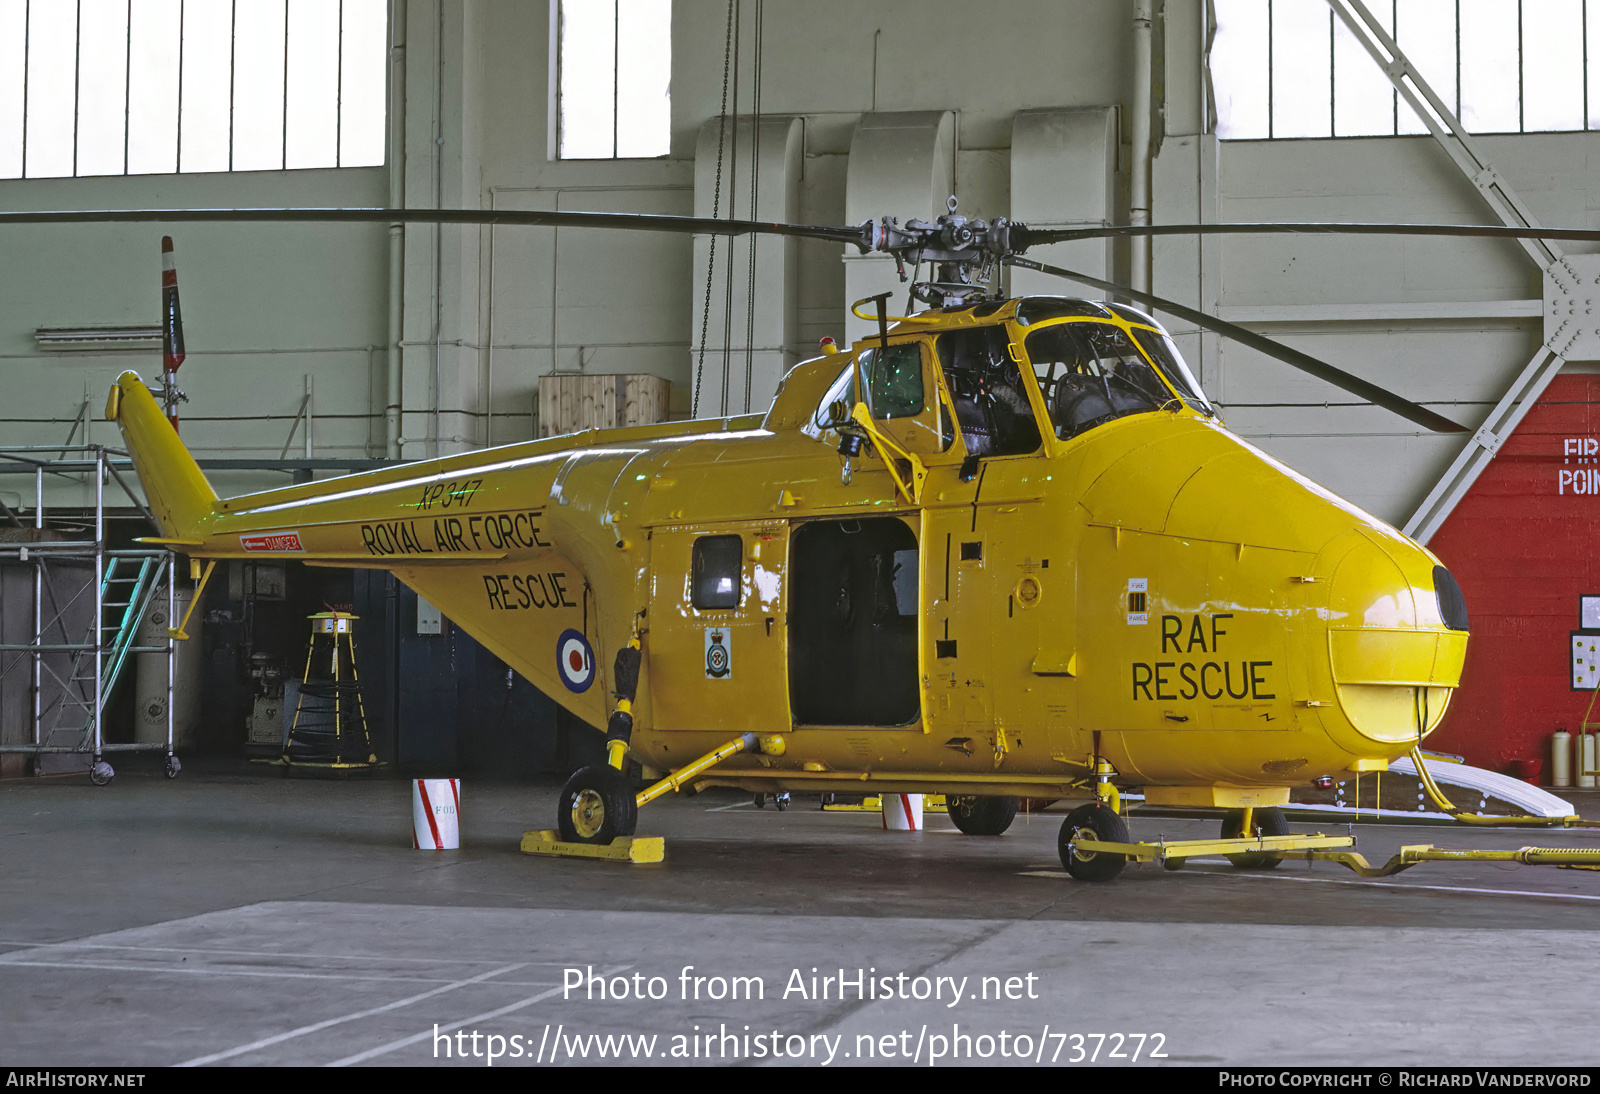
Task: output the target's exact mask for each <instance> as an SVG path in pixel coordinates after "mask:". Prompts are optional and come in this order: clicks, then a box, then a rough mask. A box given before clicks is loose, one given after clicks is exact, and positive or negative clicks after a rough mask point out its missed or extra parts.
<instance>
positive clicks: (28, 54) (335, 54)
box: [0, 0, 388, 179]
mask: <svg viewBox="0 0 1600 1094" xmlns="http://www.w3.org/2000/svg"><path fill="white" fill-rule="evenodd" d="M387 32H388V8H387V4H386V2H385V0H338V2H331V0H254V2H252V3H248V4H239V3H235V4H228V3H220V2H205V3H196V2H192V0H191V2H188V3H185V2H184V0H77V2H76V3H65V2H63V0H0V178H13V179H14V178H63V177H72V176H80V175H148V174H170V173H173V172H183V173H188V172H200V171H277V170H282V169H285V168H312V167H373V166H381V165H382V163H383V160H384V112H385V95H386V76H387V60H386V55H387V49H388V46H387V41H386V35H387Z"/></svg>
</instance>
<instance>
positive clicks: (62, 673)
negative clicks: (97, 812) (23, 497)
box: [0, 444, 182, 786]
mask: <svg viewBox="0 0 1600 1094" xmlns="http://www.w3.org/2000/svg"><path fill="white" fill-rule="evenodd" d="M113 458H116V459H120V460H127V459H128V454H127V453H126V452H123V451H121V450H119V449H115V448H108V447H106V446H104V445H93V444H80V445H27V446H16V447H0V475H10V474H31V475H32V476H33V493H34V508H33V521H32V524H31V526H30V525H28V524H25V523H24V522H23V520H22V519H21V517H19V515H18V514H17V512H16V511H15V510H13V509H12V508H11V507H10V506H8V505H6V504H5V502H4V500H3V499H0V521H3V523H0V562H5V561H16V562H20V563H24V564H27V565H28V566H29V567H31V570H32V572H31V574H29V575H28V576H29V578H30V579H31V580H30V581H29V585H30V586H31V632H32V633H31V640H30V641H26V642H21V641H0V685H4V684H5V683H7V682H8V679H9V678H10V677H11V675H12V674H13V673H14V672H15V671H16V670H17V669H18V667H19V666H22V665H27V666H29V668H30V671H31V679H30V682H29V696H30V699H31V703H30V708H31V710H30V715H29V717H28V718H27V721H28V723H29V726H30V730H29V734H28V736H29V740H28V741H27V742H26V743H15V742H14V743H9V744H7V743H3V741H0V753H23V754H26V755H29V756H32V757H34V758H35V759H36V761H37V759H38V758H40V757H43V756H45V755H50V754H78V755H83V756H87V757H89V758H90V768H89V777H90V779H92V780H93V781H94V782H95V783H96V784H97V785H100V786H104V785H105V784H106V783H109V782H110V781H111V779H112V778H113V777H114V776H115V775H116V770H115V769H114V768H113V767H112V766H111V764H110V763H108V762H107V761H106V758H105V757H106V755H107V754H108V753H112V752H164V753H165V755H166V765H165V770H166V775H167V777H168V778H169V779H170V778H174V777H176V776H177V774H178V772H179V771H180V770H182V764H181V763H179V761H178V757H177V756H176V755H175V754H174V752H173V740H172V738H173V701H172V700H173V691H174V688H175V685H176V683H177V681H176V678H175V676H176V670H177V642H176V639H175V637H174V636H173V634H172V633H171V632H170V630H169V632H168V633H167V635H166V639H165V642H164V643H162V644H157V645H150V644H146V645H139V644H138V643H139V641H140V639H139V632H140V628H141V624H142V623H143V622H144V620H145V617H146V615H147V614H148V613H149V612H150V609H151V607H152V606H153V605H154V604H155V603H156V602H157V600H158V598H160V597H162V596H164V597H165V598H166V619H167V620H168V621H169V622H172V623H176V611H177V576H178V571H177V556H176V555H175V554H174V553H173V552H171V551H168V550H153V549H140V550H124V549H117V550H113V549H111V548H109V547H108V546H107V537H106V513H105V503H106V485H107V483H108V482H114V483H115V484H116V485H117V486H118V487H120V488H121V490H122V492H123V493H124V494H125V495H126V496H127V498H128V500H129V502H131V503H132V505H133V506H134V507H135V508H137V509H138V510H139V511H140V512H141V513H143V514H144V516H145V518H146V519H148V520H149V521H150V523H151V526H152V527H157V525H156V522H155V518H154V517H153V516H151V514H150V511H149V510H148V509H147V508H146V507H145V506H144V504H143V503H142V502H140V500H139V498H138V496H137V495H136V494H135V493H134V492H133V489H132V488H131V487H130V486H129V484H128V482H127V480H126V479H124V478H123V476H122V474H121V473H119V472H118V471H117V469H116V467H114V466H113V464H112V460H113ZM47 477H49V478H52V479H54V478H57V477H61V478H65V479H67V480H68V481H69V482H83V483H84V485H86V486H92V488H93V493H94V508H93V538H92V539H84V538H82V536H81V533H79V534H78V535H77V537H76V538H72V537H69V538H60V539H58V538H53V537H52V533H51V530H50V529H47V528H46V525H45V515H46V509H45V482H46V478H47ZM84 477H86V478H87V481H86V482H85V481H84ZM73 519H74V520H75V521H84V520H86V519H87V517H86V515H83V514H82V513H81V510H79V511H75V512H74V513H73ZM156 534H159V530H158V531H157V533H156ZM74 567H77V568H81V569H86V570H88V571H89V573H88V574H87V575H86V576H87V580H83V581H82V582H81V585H80V586H79V587H77V588H76V589H74V588H73V587H72V585H73V580H75V579H67V574H66V572H67V571H69V570H70V569H72V568H74ZM3 588H4V590H5V592H7V593H8V594H11V595H10V596H9V597H8V598H7V603H6V604H5V605H4V611H5V613H6V614H7V615H8V616H9V614H10V612H12V611H13V610H14V609H13V608H12V602H14V601H15V599H16V596H15V592H16V591H17V590H16V589H15V583H11V582H8V583H7V584H6V585H5V586H4V587H3ZM17 629H18V628H16V627H15V626H12V625H7V626H6V627H5V630H6V631H7V632H9V633H8V634H7V635H6V637H10V636H11V635H14V634H15V633H16V630H17ZM146 641H147V642H148V637H147V638H146ZM152 653H154V654H164V655H165V658H166V670H167V673H166V675H167V680H166V722H167V727H166V728H167V732H166V740H165V741H164V742H161V741H154V742H136V743H115V744H113V743H110V742H108V741H106V739H105V728H106V727H105V717H106V707H107V704H108V702H109V701H110V699H111V696H112V693H113V690H114V689H115V687H116V685H117V682H118V680H120V679H121V678H122V676H123V674H124V671H125V670H127V669H128V668H129V667H130V665H131V663H132V655H134V654H152ZM0 717H4V715H3V714H0Z"/></svg>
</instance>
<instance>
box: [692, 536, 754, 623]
mask: <svg viewBox="0 0 1600 1094" xmlns="http://www.w3.org/2000/svg"><path fill="white" fill-rule="evenodd" d="M690 570H691V571H692V573H691V579H690V580H691V592H690V597H689V599H690V603H692V604H693V605H694V606H695V607H696V608H737V607H738V606H739V593H740V584H741V577H742V575H743V571H744V540H743V539H742V538H740V537H739V536H702V537H701V538H699V539H697V540H695V541H694V552H693V555H692V557H691V560H690Z"/></svg>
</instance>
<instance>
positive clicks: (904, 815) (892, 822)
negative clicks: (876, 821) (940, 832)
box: [883, 794, 922, 832]
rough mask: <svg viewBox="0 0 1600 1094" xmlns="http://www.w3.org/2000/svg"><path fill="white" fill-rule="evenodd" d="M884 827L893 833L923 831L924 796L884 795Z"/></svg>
mask: <svg viewBox="0 0 1600 1094" xmlns="http://www.w3.org/2000/svg"><path fill="white" fill-rule="evenodd" d="M883 826H884V827H885V828H887V829H888V830H889V831H891V832H920V831H922V795H921V794H885V795H883Z"/></svg>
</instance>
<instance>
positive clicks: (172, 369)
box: [161, 236, 186, 429]
mask: <svg viewBox="0 0 1600 1094" xmlns="http://www.w3.org/2000/svg"><path fill="white" fill-rule="evenodd" d="M185 356H186V354H185V352H184V348H183V311H182V309H181V308H180V307H179V306H178V262H177V259H176V257H174V255H173V253H172V237H171V236H162V237H161V378H162V380H163V381H164V391H163V393H162V403H163V404H164V406H165V409H166V412H167V420H168V421H169V422H171V423H172V428H174V429H176V428H178V401H179V400H180V399H181V398H182V394H181V393H180V392H179V391H178V366H179V365H181V364H183V359H184V357H185Z"/></svg>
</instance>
